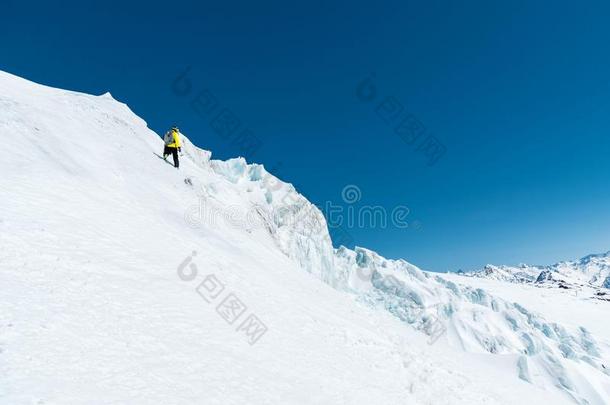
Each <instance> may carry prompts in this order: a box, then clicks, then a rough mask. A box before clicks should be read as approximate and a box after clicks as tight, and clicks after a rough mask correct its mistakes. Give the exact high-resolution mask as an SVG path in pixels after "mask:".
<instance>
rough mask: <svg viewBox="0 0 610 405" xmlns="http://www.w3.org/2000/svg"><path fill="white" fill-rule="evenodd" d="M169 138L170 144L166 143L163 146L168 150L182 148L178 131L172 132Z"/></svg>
mask: <svg viewBox="0 0 610 405" xmlns="http://www.w3.org/2000/svg"><path fill="white" fill-rule="evenodd" d="M166 136H167V135H166ZM170 136H171V139H170V143H166V144H165V146H167V147H168V148H180V147H182V144H181V143H180V135H179V134H178V131H174V130H172V131H171V134H170Z"/></svg>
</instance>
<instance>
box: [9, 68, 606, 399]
mask: <svg viewBox="0 0 610 405" xmlns="http://www.w3.org/2000/svg"><path fill="white" fill-rule="evenodd" d="M0 107H1V108H0V131H1V133H2V136H11V137H18V138H19V139H20V144H21V147H19V148H16V149H15V150H10V151H8V150H6V149H5V150H2V151H0V158H1V159H0V162H1V164H2V170H3V173H4V176H3V177H2V179H1V180H0V181H1V182H2V183H1V184H0V186H1V187H2V189H3V190H6V192H7V193H8V195H10V196H11V198H9V199H8V200H5V201H3V205H4V206H3V207H2V208H3V209H2V217H1V218H0V219H1V221H0V227H1V228H2V232H1V233H0V243H1V246H2V249H1V253H0V266H2V267H1V269H0V277H1V278H0V283H2V285H3V286H7V288H6V289H5V290H4V291H3V292H2V295H0V376H1V378H0V381H4V382H3V383H0V402H7V403H16V404H19V403H31V402H33V401H38V400H40V401H43V402H44V401H50V402H59V403H83V402H87V403H103V402H108V401H111V400H114V401H116V402H136V403H137V402H142V403H146V402H148V403H150V402H164V401H165V402H167V403H195V402H199V403H200V402H201V398H200V397H198V396H197V395H198V394H199V393H200V391H198V390H199V389H201V390H203V391H201V392H205V395H206V399H207V401H204V402H209V403H244V402H248V401H254V402H256V403H285V402H289V403H373V402H377V403H396V404H398V403H514V402H515V401H518V400H519V399H522V398H526V399H527V400H530V401H540V400H542V399H547V400H554V401H557V402H559V403H565V402H566V400H570V401H572V402H576V403H581V404H585V403H589V404H606V403H608V400H607V398H609V397H610V376H609V373H608V369H607V367H608V364H609V363H610V361H609V359H610V356H609V352H608V341H607V339H608V337H607V336H602V337H599V336H593V335H592V334H591V333H590V332H589V331H588V330H587V329H585V328H581V327H574V326H568V325H563V324H560V323H557V322H553V320H552V319H546V318H545V317H543V316H542V315H540V314H537V313H534V312H532V311H530V310H528V308H527V304H526V303H523V305H521V304H519V303H514V302H510V301H507V300H503V299H501V298H498V297H495V296H493V295H491V294H489V293H487V292H486V291H485V290H483V289H478V288H472V287H467V286H464V285H462V284H461V283H456V282H453V281H450V280H448V279H446V278H444V277H442V276H440V275H435V274H433V273H428V272H425V271H422V270H420V269H419V268H417V267H416V266H414V265H412V264H410V263H408V262H406V261H404V260H389V259H385V258H383V257H382V256H380V255H378V254H377V253H375V252H373V251H370V250H367V249H364V248H356V249H354V250H351V249H347V248H345V247H340V248H338V249H334V248H333V246H332V243H331V240H330V236H329V233H328V228H327V224H326V221H325V219H324V216H323V215H322V213H321V212H320V211H319V210H318V209H317V208H316V207H315V206H314V205H313V204H311V203H310V202H309V201H308V200H307V199H306V198H305V197H304V196H302V195H300V194H299V193H298V192H297V191H296V190H295V188H294V187H293V186H292V185H291V184H288V183H285V182H282V181H280V180H278V179H277V178H276V177H275V176H273V175H272V174H270V173H268V172H267V171H266V170H265V168H264V167H263V166H262V165H257V164H248V163H247V162H246V161H245V160H244V159H242V158H237V159H230V160H228V161H218V160H211V159H210V158H211V153H210V152H208V151H205V150H202V149H199V148H197V147H196V146H195V145H193V144H192V143H191V142H190V141H189V140H188V138H186V137H184V146H183V152H184V157H183V162H182V165H181V169H180V171H177V170H175V169H174V168H172V167H171V166H170V165H167V164H166V163H164V162H163V161H162V160H160V159H158V158H157V157H155V156H154V154H155V153H156V154H158V153H160V151H161V149H162V141H161V140H160V138H159V137H158V136H157V135H156V134H154V133H153V132H152V131H150V130H149V129H148V128H147V127H146V123H145V122H144V121H143V120H142V119H140V118H138V117H137V116H136V115H135V114H133V112H131V110H129V108H128V107H127V106H126V105H125V104H122V103H119V102H117V101H115V100H114V99H112V98H111V97H110V96H107V95H104V96H99V97H96V96H89V95H85V94H81V93H75V92H69V91H64V90H58V89H52V88H49V87H45V86H40V85H37V84H34V83H31V82H28V81H26V80H23V79H20V78H17V77H15V76H12V75H9V74H6V73H2V72H0ZM185 176H186V177H185ZM143 231H145V232H143ZM168 239H169V240H170V241H171V244H170V247H169V248H166V246H167V243H168V242H167V240H168ZM195 250H197V251H198V252H199V253H198V255H197V258H198V260H200V262H199V268H200V271H202V272H203V271H204V269H205V270H206V271H208V272H210V271H212V270H214V269H215V270H214V271H216V272H220V270H219V269H222V273H220V274H221V275H222V277H223V280H222V281H223V282H224V283H225V284H227V285H231V286H232V288H241V290H240V293H241V298H243V299H244V300H245V301H248V304H249V306H250V307H252V310H256V311H261V314H260V315H261V317H262V318H264V319H265V321H266V322H267V323H269V325H270V327H271V326H272V327H273V328H272V330H271V331H270V332H269V333H268V335H265V336H264V337H263V338H262V339H261V342H260V343H258V344H257V346H255V348H254V349H251V348H250V347H249V346H247V345H243V342H242V341H241V340H240V337H239V336H237V335H236V333H235V332H234V329H235V328H230V327H227V325H225V324H224V323H223V322H224V321H223V320H220V321H219V320H218V317H217V316H216V314H215V312H214V309H213V308H208V307H205V306H204V304H203V303H202V302H203V301H202V300H201V299H200V298H199V297H198V296H197V294H196V293H194V292H192V290H189V289H188V288H187V287H185V284H184V282H181V281H180V280H178V279H177V277H176V276H175V270H174V269H175V267H176V263H179V262H180V261H182V260H183V258H184V256H186V255H187V254H188V253H190V252H191V251H195ZM606 258H607V256H606ZM604 260H606V259H605V258H602V257H591V258H589V262H588V263H589V264H587V265H586V266H588V267H587V269H589V268H592V267H591V266H593V264H591V263H595V266H598V268H599V273H600V277H601V276H602V275H603V271H606V270H605V269H603V268H602V267H603V266H602V264H603V263H607V262H606V261H604ZM298 270H304V272H303V271H298ZM602 270H603V271H602ZM305 272H307V273H311V275H313V276H314V277H310V276H308V275H307V274H305ZM318 280H322V281H323V282H324V283H326V284H327V286H325V285H324V284H322V283H319V281H318ZM329 287H332V288H329ZM185 288H186V290H185ZM278 308H279V309H278ZM265 315H266V318H265ZM409 326H413V327H414V328H411V327H409ZM405 336H406V337H408V338H405ZM405 340H406V342H405ZM426 341H428V343H434V345H433V346H428V345H427V344H426ZM176 342H180V344H177V343H176ZM202 342H205V344H202ZM304 348H307V349H304ZM429 348H432V349H429ZM424 351H428V353H427V354H426V355H425V356H424V355H423V354H422V353H423V352H424ZM470 353H475V354H477V355H476V356H473V355H471V354H470ZM427 356H429V357H430V359H428V358H427ZM194 358H195V359H204V360H205V361H203V363H201V362H194V361H193V359H194ZM158 359H163V361H159V360H158ZM452 359H467V360H464V361H458V360H452ZM337 364H339V365H341V367H340V368H339V369H337V367H336V365H337ZM471 364H472V366H471ZM236 365H237V366H236ZM371 365H374V367H373V368H372V369H371ZM380 365H381V366H380ZM410 365H415V366H410ZM505 366H506V370H508V371H506V372H505V371H504V370H505ZM32 370H35V372H34V371H32ZM227 370H228V371H227ZM64 375H65V377H59V376H64ZM173 375H176V376H177V377H176V378H175V379H173V380H171V379H170V378H171V377H170V376H173ZM488 375H489V376H494V377H495V378H492V377H489V379H486V378H487V376H488ZM236 381H240V382H242V383H241V384H237V383H236ZM295 381H297V382H295ZM119 382H120V383H119ZM202 382H203V383H202ZM202 384H203V385H202ZM153 387H155V388H153ZM195 387H201V388H195ZM225 387H229V389H228V390H227V389H226V388H225ZM113 388H114V389H113ZM250 395H256V397H254V398H253V397H251V396H250ZM101 398H104V399H106V400H107V401H103V400H101Z"/></svg>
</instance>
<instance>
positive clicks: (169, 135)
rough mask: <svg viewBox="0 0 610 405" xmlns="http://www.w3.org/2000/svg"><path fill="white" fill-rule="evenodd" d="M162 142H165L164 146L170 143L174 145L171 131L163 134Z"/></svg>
mask: <svg viewBox="0 0 610 405" xmlns="http://www.w3.org/2000/svg"><path fill="white" fill-rule="evenodd" d="M163 142H165V146H167V145H169V144H170V143H174V136H173V134H172V131H167V132H166V133H165V136H164V137H163Z"/></svg>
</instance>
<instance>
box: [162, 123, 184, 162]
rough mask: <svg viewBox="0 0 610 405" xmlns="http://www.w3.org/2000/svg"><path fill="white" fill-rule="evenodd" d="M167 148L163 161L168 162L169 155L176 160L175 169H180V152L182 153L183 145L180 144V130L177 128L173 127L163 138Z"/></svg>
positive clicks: (165, 148)
mask: <svg viewBox="0 0 610 405" xmlns="http://www.w3.org/2000/svg"><path fill="white" fill-rule="evenodd" d="M163 141H164V142H165V147H164V148H163V159H166V160H167V157H168V156H169V155H172V157H173V158H174V167H176V168H178V166H180V162H179V161H178V152H180V151H181V150H182V149H181V146H182V143H181V142H180V130H179V129H178V127H177V126H175V125H174V126H173V127H172V129H170V130H169V131H167V132H166V133H165V136H164V137H163Z"/></svg>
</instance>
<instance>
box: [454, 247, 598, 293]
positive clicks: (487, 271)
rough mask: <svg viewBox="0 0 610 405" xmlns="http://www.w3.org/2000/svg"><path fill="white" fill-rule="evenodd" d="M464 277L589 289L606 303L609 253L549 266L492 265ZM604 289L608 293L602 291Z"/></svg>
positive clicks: (465, 274)
mask: <svg viewBox="0 0 610 405" xmlns="http://www.w3.org/2000/svg"><path fill="white" fill-rule="evenodd" d="M458 273H459V274H462V275H464V276H466V277H479V278H487V279H491V280H500V281H507V282H511V283H518V284H535V285H538V286H541V287H557V288H564V289H574V288H582V287H587V288H592V289H594V290H595V293H596V296H597V297H598V298H602V299H608V300H610V251H609V252H606V253H600V254H591V255H588V256H585V257H583V258H582V259H580V260H575V261H565V262H559V263H555V264H552V265H550V266H538V265H535V266H531V265H527V264H521V265H519V266H504V265H501V266H495V265H491V264H488V265H486V266H485V267H483V268H482V269H480V270H476V271H471V272H463V271H459V272H458ZM606 290H608V291H606Z"/></svg>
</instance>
